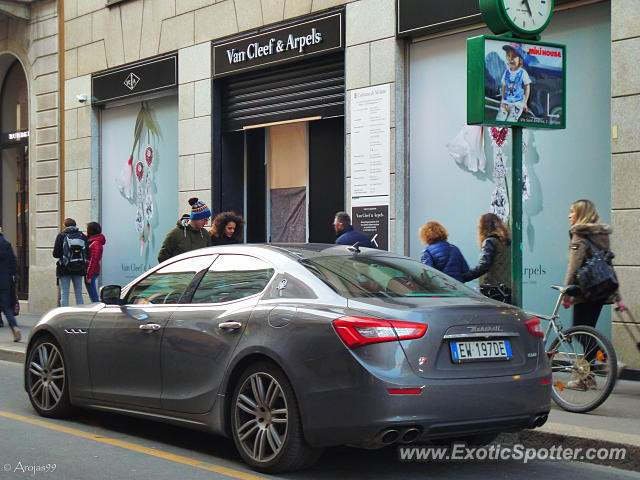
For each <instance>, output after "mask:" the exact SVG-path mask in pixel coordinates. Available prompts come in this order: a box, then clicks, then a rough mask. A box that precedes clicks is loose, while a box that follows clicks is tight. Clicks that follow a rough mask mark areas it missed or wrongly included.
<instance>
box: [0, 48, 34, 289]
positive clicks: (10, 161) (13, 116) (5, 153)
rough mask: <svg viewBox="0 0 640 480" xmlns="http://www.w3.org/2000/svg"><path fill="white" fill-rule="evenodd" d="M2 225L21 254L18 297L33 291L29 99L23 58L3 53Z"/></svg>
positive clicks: (0, 108) (0, 119)
mask: <svg viewBox="0 0 640 480" xmlns="http://www.w3.org/2000/svg"><path fill="white" fill-rule="evenodd" d="M0 86H1V87H0V226H2V230H3V234H4V236H5V238H6V239H7V240H8V241H10V242H11V244H12V245H13V248H14V251H15V253H16V257H17V258H18V272H19V274H20V279H19V282H18V297H19V298H20V299H22V300H26V299H27V297H28V293H29V102H28V88H27V77H26V75H25V72H24V69H23V68H22V65H21V64H20V62H19V61H18V60H17V59H16V58H15V57H14V56H13V55H9V54H4V55H0Z"/></svg>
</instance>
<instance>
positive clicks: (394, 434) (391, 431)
mask: <svg viewBox="0 0 640 480" xmlns="http://www.w3.org/2000/svg"><path fill="white" fill-rule="evenodd" d="M398 438H400V432H398V430H396V429H395V428H385V429H384V430H382V431H381V432H380V433H378V435H376V438H375V439H374V442H377V443H379V444H381V445H391V444H392V443H395V442H397V441H398Z"/></svg>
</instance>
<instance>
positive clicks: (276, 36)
mask: <svg viewBox="0 0 640 480" xmlns="http://www.w3.org/2000/svg"><path fill="white" fill-rule="evenodd" d="M343 36H344V28H343V16H342V12H339V13H335V14H332V15H329V16H327V17H323V18H320V19H313V20H307V21H304V22H300V23H296V24H293V25H287V26H286V27H282V28H277V29H273V30H270V31H268V32H265V33H261V34H258V35H252V36H250V37H244V38H242V39H241V40H233V41H230V42H224V43H220V44H214V47H213V65H214V66H213V70H214V77H221V76H224V75H228V74H230V73H235V72H240V71H245V70H250V69H253V68H256V67H264V66H267V65H274V64H277V63H283V62H287V61H291V60H295V59H298V58H300V57H305V56H310V55H317V54H319V53H328V52H331V51H336V50H342V49H344V41H343V40H344V39H343Z"/></svg>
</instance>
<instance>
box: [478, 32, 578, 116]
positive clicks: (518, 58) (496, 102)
mask: <svg viewBox="0 0 640 480" xmlns="http://www.w3.org/2000/svg"><path fill="white" fill-rule="evenodd" d="M471 40H473V39H471ZM564 53H565V52H564V46H563V45H557V44H550V43H546V44H543V43H542V42H540V43H536V44H533V43H520V42H514V41H513V40H503V39H500V40H498V39H496V38H491V37H489V38H486V40H485V42H484V99H483V103H484V106H483V107H484V108H483V110H484V116H483V118H482V120H481V122H480V123H484V124H485V125H509V124H518V125H522V126H531V127H536V126H549V127H554V128H564V122H565V115H566V112H565V107H564V96H565V94H564V91H565V77H564V68H565V64H564V62H565V54H564ZM471 123H476V122H471Z"/></svg>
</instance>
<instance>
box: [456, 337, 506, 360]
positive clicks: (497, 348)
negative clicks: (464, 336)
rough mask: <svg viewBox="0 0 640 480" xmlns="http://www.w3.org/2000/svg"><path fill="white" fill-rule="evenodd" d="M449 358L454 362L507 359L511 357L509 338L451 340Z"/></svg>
mask: <svg viewBox="0 0 640 480" xmlns="http://www.w3.org/2000/svg"><path fill="white" fill-rule="evenodd" d="M449 345H450V347H451V358H452V359H453V361H454V362H465V361H474V360H508V359H510V358H511V342H509V340H477V341H475V340H474V341H470V342H451V343H449Z"/></svg>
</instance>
